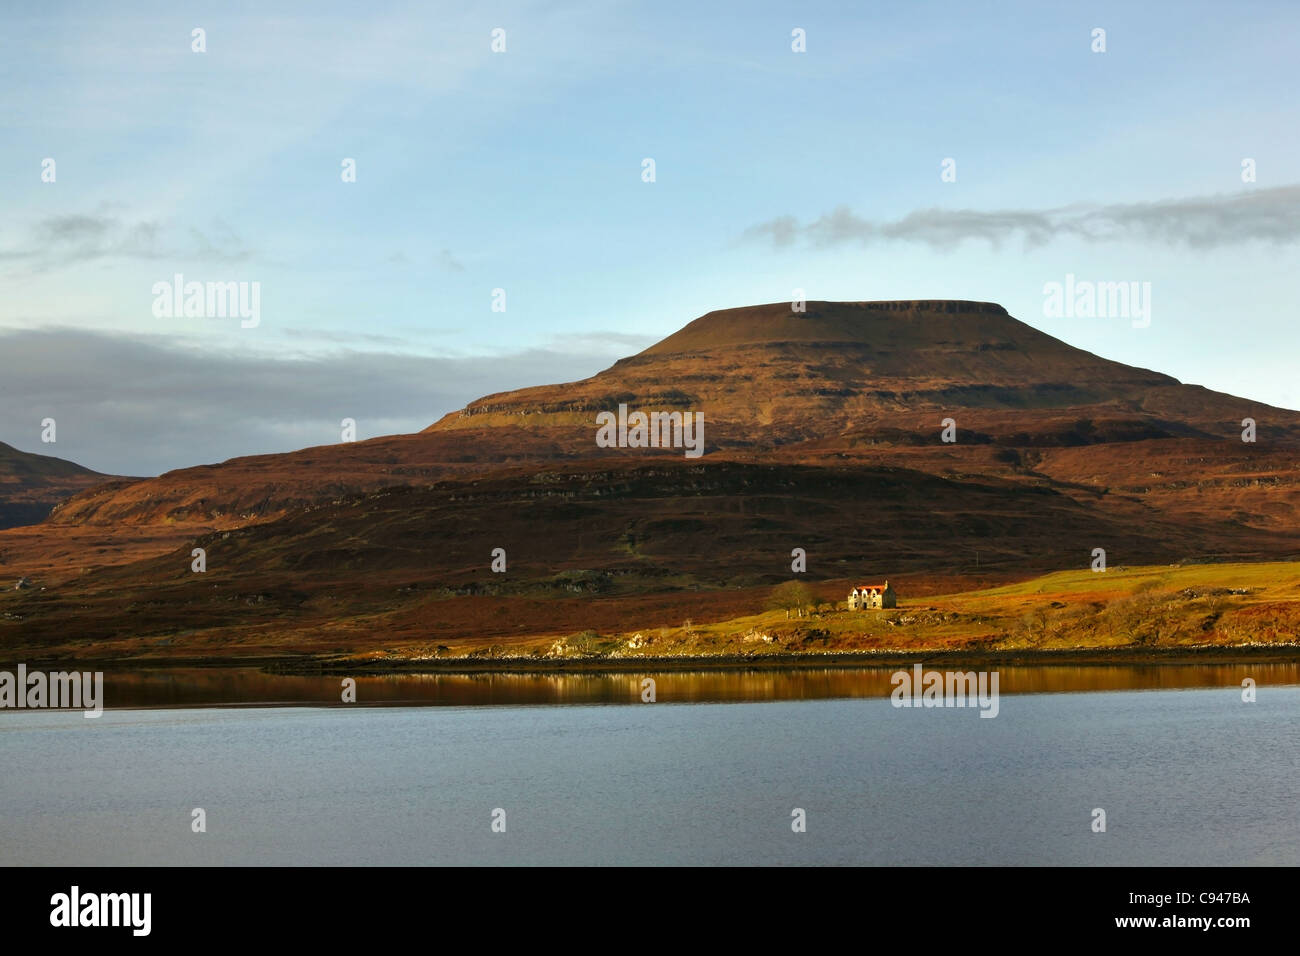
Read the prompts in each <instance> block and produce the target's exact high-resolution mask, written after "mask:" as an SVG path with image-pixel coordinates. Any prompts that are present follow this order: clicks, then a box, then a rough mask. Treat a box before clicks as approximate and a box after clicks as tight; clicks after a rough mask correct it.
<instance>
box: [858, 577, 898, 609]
mask: <svg viewBox="0 0 1300 956" xmlns="http://www.w3.org/2000/svg"><path fill="white" fill-rule="evenodd" d="M885 607H898V600H897V598H895V596H894V589H893V588H891V587H890V586H889V580H888V579H886V580H885V583H884V584H859V585H857V586H855V587H854V588H853V590H852V591H850V592H849V610H850V611H871V610H877V609H879V608H885Z"/></svg>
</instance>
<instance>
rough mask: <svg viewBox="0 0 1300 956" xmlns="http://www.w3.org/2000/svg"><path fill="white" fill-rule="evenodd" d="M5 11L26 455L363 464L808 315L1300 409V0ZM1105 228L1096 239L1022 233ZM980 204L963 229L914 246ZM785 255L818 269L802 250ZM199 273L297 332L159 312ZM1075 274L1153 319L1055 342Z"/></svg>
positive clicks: (3, 219) (3, 174)
mask: <svg viewBox="0 0 1300 956" xmlns="http://www.w3.org/2000/svg"><path fill="white" fill-rule="evenodd" d="M5 19H6V21H7V22H6V24H5V30H4V31H3V35H2V36H0V82H2V83H3V87H2V88H3V90H4V92H3V93H0V98H2V101H3V104H4V110H3V115H2V117H0V145H2V146H3V148H2V149H0V179H2V180H3V182H4V183H5V189H4V190H3V192H2V193H0V213H2V214H0V282H2V283H3V290H4V293H3V297H2V298H3V306H0V400H2V401H3V404H4V411H3V413H2V414H0V441H6V442H8V443H10V444H14V445H16V446H18V447H20V448H23V449H25V450H30V451H38V452H42V453H47V454H49V453H53V454H57V455H59V456H60V457H66V458H72V459H73V460H77V461H80V462H82V463H84V464H87V465H89V466H90V467H95V468H99V469H101V470H108V471H114V472H118V473H133V474H146V473H153V472H156V471H160V470H163V469H165V468H170V467H179V466H182V465H188V464H197V463H200V462H203V461H211V460H219V459H221V458H225V457H229V456H232V455H236V454H244V453H251V452H263V451H276V450H287V449H289V448H294V447H301V446H303V445H309V444H319V443H324V442H329V441H335V440H337V432H338V427H337V420H338V419H339V418H340V417H342V416H343V415H349V414H350V415H352V416H353V417H355V418H357V420H358V423H359V431H360V433H361V437H371V436H373V435H376V434H384V433H390V432H395V431H409V430H414V429H417V428H420V427H423V426H424V425H427V424H428V423H429V422H432V421H434V420H435V419H436V418H438V417H439V416H440V415H441V414H443V413H444V412H446V411H449V410H452V409H454V408H456V407H459V406H460V405H463V404H464V403H465V402H466V401H468V400H470V399H472V398H475V397H477V396H478V395H481V394H484V393H487V392H492V391H499V390H504V389H509V388H515V387H520V386H524V385H531V384H540V383H543V382H548V381H555V380H566V379H572V378H576V377H582V376H585V375H588V374H591V373H594V372H596V371H598V370H599V369H601V368H604V367H606V366H607V365H609V364H610V362H611V361H612V360H613V359H615V358H617V357H619V356H621V355H625V354H629V353H632V352H635V351H638V350H639V349H640V348H642V347H644V346H645V345H648V344H650V343H651V342H653V341H655V340H657V339H659V338H661V337H663V336H665V335H667V334H669V333H671V332H673V331H674V330H676V329H677V328H679V327H680V326H682V325H683V324H685V323H686V322H687V321H689V320H690V319H692V318H694V317H696V316H698V315H700V314H702V313H704V312H707V311H709V310H711V309H716V308H727V307H732V306H739V305H746V304H753V303H759V302H771V301H780V300H788V299H789V298H790V296H791V293H792V290H793V289H795V288H801V289H804V290H805V291H806V293H807V296H808V297H809V298H811V299H846V300H861V299H891V298H964V299H980V300H990V301H996V302H1000V303H1002V304H1003V305H1005V306H1006V307H1007V308H1008V309H1009V310H1010V311H1011V313H1012V314H1013V315H1015V316H1017V317H1018V318H1020V319H1022V320H1024V321H1027V322H1029V323H1031V324H1033V325H1036V326H1037V327H1039V328H1042V329H1044V330H1045V331H1047V332H1050V333H1051V334H1053V335H1056V336H1058V337H1059V338H1062V339H1064V340H1065V341H1067V342H1070V343H1072V344H1074V345H1078V346H1080V347H1083V348H1086V349H1089V350H1091V351H1094V352H1097V353H1099V354H1101V355H1104V356H1106V357H1109V358H1114V359H1118V360H1120V361H1124V362H1128V363H1131V364H1135V365H1140V366H1144V367H1148V368H1153V369H1157V370H1159V371H1162V372H1166V373H1169V374H1171V375H1174V376H1176V377H1177V378H1179V379H1181V380H1183V381H1187V382H1194V383H1197V384H1203V385H1206V386H1208V387H1211V388H1216V389H1220V390H1224V391H1229V392H1233V393H1236V394H1242V395H1247V396H1249V397H1252V398H1257V399H1260V400H1263V401H1267V402H1271V403H1273V404H1277V405H1283V406H1288V407H1297V406H1300V386H1297V385H1296V384H1295V383H1296V366H1297V358H1298V356H1297V349H1296V345H1295V343H1296V341H1297V336H1296V334H1295V331H1294V329H1295V322H1296V317H1297V316H1296V309H1295V306H1294V301H1295V296H1294V289H1293V285H1294V279H1293V277H1294V276H1295V275H1297V274H1300V269H1297V266H1300V257H1298V256H1297V238H1300V216H1297V215H1296V213H1300V187H1297V184H1300V151H1298V150H1297V145H1298V144H1297V138H1298V135H1300V134H1297V128H1298V124H1297V122H1296V120H1297V110H1296V106H1295V98H1294V89H1295V83H1294V79H1295V67H1294V61H1295V52H1296V51H1295V36H1296V28H1297V26H1300V9H1297V8H1296V7H1294V5H1288V4H1266V3H1244V4H1226V3H1225V4H1195V3H1192V4H1188V3H1167V4H1166V3H1152V4H1142V5H1134V4H1131V3H1116V4H1106V3H1101V4H1095V3H1090V4H1086V5H1084V4H1070V5H1064V4H1062V5H1054V4H1052V5H1049V4H1036V3H1025V4H1016V3H1004V4H939V3H933V4H927V3H909V4H816V3H813V4H808V3H799V4H771V3H768V4H763V3H760V4H754V3H745V4H740V3H727V4H722V5H717V6H715V7H713V8H711V9H708V10H701V9H699V5H697V4H692V3H662V2H655V3H629V4H611V3H589V4H587V3H567V4H557V3H538V4H508V3H487V4H473V5H444V6H440V5H437V4H427V3H419V4H384V3H371V4H365V5H358V4H352V3H341V4H335V3H313V4H310V5H304V4H275V3H256V4H238V3H227V2H223V3H205V4H183V3H157V4H152V3H124V4H121V5H118V6H117V7H115V8H114V9H113V12H112V14H111V15H110V14H109V12H108V10H107V8H105V7H104V6H103V5H102V4H61V3H49V4H43V5H41V6H40V7H39V8H36V7H31V8H25V9H21V10H7V11H6V13H5ZM195 27H202V28H203V29H204V30H205V31H206V42H207V52H205V53H195V52H192V50H191V31H192V30H193V29H194V28H195ZM498 27H499V28H503V29H504V30H505V31H506V52H504V53H493V52H492V50H491V49H490V42H491V31H492V30H493V29H494V28H498ZM796 27H798V28H802V29H803V30H805V31H806V35H807V52H805V53H794V52H792V50H791V31H792V30H793V29H794V28H796ZM1096 27H1101V28H1104V29H1105V30H1106V47H1107V48H1106V52H1105V53H1094V52H1092V50H1091V44H1092V38H1091V33H1092V30H1093V29H1094V28H1096ZM46 157H51V158H53V159H55V161H56V163H57V179H56V181H55V182H54V183H46V182H42V181H41V161H42V159H44V158H46ZM345 157H350V158H354V159H355V160H356V163H357V181H356V182H355V183H344V182H342V180H341V177H340V170H341V166H340V164H341V161H342V160H343V159H344V158H345ZM646 157H650V158H653V159H654V160H655V164H656V181H655V182H653V183H646V182H643V181H642V177H641V170H642V160H643V159H644V158H646ZM949 157H951V158H953V159H955V161H956V170H957V178H956V181H955V182H942V181H941V179H940V164H941V162H942V161H943V160H944V159H945V158H949ZM1247 157H1249V158H1252V159H1254V160H1255V162H1256V169H1257V181H1256V182H1254V183H1243V182H1242V178H1241V163H1242V160H1243V159H1244V158H1247ZM1252 200H1253V201H1252ZM1076 209H1077V210H1082V212H1076V211H1075V210H1076ZM1093 209H1101V210H1103V213H1102V214H1100V220H1099V221H1100V225H1099V226H1098V227H1097V228H1096V229H1095V230H1092V231H1090V232H1087V233H1086V234H1082V233H1081V232H1080V230H1079V229H1077V228H1068V227H1067V228H1054V229H1052V230H1050V231H1049V232H1048V233H1047V234H1035V235H1029V234H1028V233H1026V231H1025V230H1024V229H1022V228H1019V227H1017V226H1016V225H1015V223H1022V222H1025V221H1039V220H1041V219H1042V218H1043V217H1044V216H1046V217H1047V218H1048V219H1050V220H1052V221H1057V220H1060V219H1062V218H1064V219H1065V220H1067V221H1074V219H1075V218H1076V217H1077V216H1080V215H1082V216H1087V215H1088V210H1093ZM836 210H844V211H846V213H847V214H850V215H851V216H852V217H853V218H854V221H857V222H868V223H872V224H875V228H874V229H872V230H869V232H870V237H869V238H868V240H867V241H862V239H861V234H851V235H836V234H834V233H833V232H828V231H827V230H826V229H825V228H820V229H819V228H817V227H814V228H812V229H807V228H805V227H807V226H808V225H809V224H813V223H816V222H818V221H819V220H822V219H823V217H827V216H831V215H832V214H834V213H835V211H836ZM963 210H969V211H972V212H973V213H975V214H976V215H975V218H974V222H973V224H969V223H968V224H967V226H963V227H961V228H957V229H956V231H953V230H952V229H948V230H946V231H945V230H944V229H937V230H936V229H930V230H926V229H924V228H915V229H911V228H894V229H890V228H887V227H888V224H890V223H899V222H900V221H902V222H909V221H911V222H915V221H916V220H915V217H917V216H920V217H921V218H922V219H926V218H927V217H928V218H929V219H934V218H936V217H937V218H938V219H939V220H940V221H944V217H945V216H949V215H951V214H952V213H954V212H958V211H963ZM932 211H933V212H932ZM995 213H996V214H1004V215H1000V216H993V215H992V214H995ZM909 216H911V217H914V218H913V219H912V220H908V218H907V217H909ZM774 222H777V223H786V224H787V225H788V226H789V227H790V228H791V230H792V231H791V232H790V233H789V234H790V235H791V236H792V237H793V240H792V241H789V242H786V243H784V244H781V243H774V242H773V241H772V238H771V236H772V233H771V231H770V230H769V231H764V228H763V224H765V223H766V224H771V223H774ZM1008 223H1010V225H1008ZM1027 236H1028V239H1027ZM175 273H182V274H184V275H185V277H186V278H187V279H197V280H201V281H208V280H211V281H226V280H233V281H257V282H260V283H261V295H262V321H261V324H260V325H259V326H258V327H257V328H255V329H241V328H240V326H239V322H238V321H237V320H234V321H231V320H225V319H184V318H172V319H159V318H157V317H155V316H154V315H153V313H152V310H151V303H152V294H151V289H152V286H153V284H154V283H155V282H157V281H159V280H167V279H170V278H171V277H172V275H174V274H175ZM1067 273H1073V274H1074V275H1075V276H1076V277H1078V278H1079V279H1086V280H1094V281H1140V282H1150V283H1151V288H1152V303H1151V305H1152V314H1151V324H1150V327H1148V328H1133V327H1132V325H1131V323H1130V322H1129V321H1128V320H1126V319H1122V318H1092V319H1082V318H1073V319H1049V318H1046V317H1045V316H1044V310H1043V301H1044V295H1043V286H1044V283H1046V282H1051V281H1062V280H1063V279H1064V277H1065V275H1066V274H1067ZM495 288H504V289H505V290H506V301H507V310H506V311H505V312H504V313H501V312H493V311H492V310H491V302H492V298H491V297H492V290H493V289H495ZM74 354H75V357H74ZM418 359H427V360H428V362H427V364H425V365H423V366H422V365H421V363H420V362H418V361H413V360H418ZM111 363H116V365H117V371H116V372H115V370H114V369H113V368H112V367H106V366H109V365H110V364H111ZM241 363H242V364H241ZM125 367H129V368H130V369H131V374H130V381H126V380H124V377H123V374H122V369H123V368H125ZM178 369H183V370H184V376H185V377H184V379H183V381H184V382H187V383H188V387H185V386H184V385H178V383H177V381H176V378H175V376H176V374H177V371H176V370H178ZM205 369H209V370H208V371H205ZM218 369H219V370H220V371H218ZM241 369H243V370H244V371H243V372H241V371H240V370H241ZM421 369H426V370H427V375H425V374H422V372H421ZM151 370H157V371H158V375H157V376H154V375H153V372H152V371H151ZM155 378H156V380H154V381H151V380H153V379H155ZM5 380H7V384H6V381H5ZM345 380H346V383H345ZM295 382H300V383H301V389H300V391H299V392H296V393H294V384H293V383H295ZM331 382H332V383H334V385H333V390H332V391H331V386H330V385H329V383H331ZM164 383H165V384H164ZM312 383H315V384H312ZM178 389H179V393H178ZM290 393H294V394H297V395H298V398H297V399H296V400H295V401H292V402H290V401H288V400H287V399H286V396H287V395H289V394H290ZM290 406H292V407H290ZM316 409H319V412H318V413H317V412H316ZM56 413H57V415H58V416H61V417H60V418H59V421H60V438H59V442H58V444H57V446H48V445H42V444H41V443H40V441H39V420H40V418H41V417H43V416H44V415H46V414H50V415H55V414H56ZM144 421H149V422H152V426H151V430H152V432H153V433H154V434H155V435H156V436H159V440H157V441H155V442H153V443H152V445H151V446H150V447H144V444H143V443H142V442H141V441H140V430H141V425H142V423H143V422H144Z"/></svg>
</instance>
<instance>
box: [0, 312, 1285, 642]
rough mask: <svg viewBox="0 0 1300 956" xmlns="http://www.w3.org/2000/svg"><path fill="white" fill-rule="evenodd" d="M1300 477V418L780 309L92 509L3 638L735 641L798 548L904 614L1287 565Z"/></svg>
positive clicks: (1022, 346) (1052, 351)
mask: <svg viewBox="0 0 1300 956" xmlns="http://www.w3.org/2000/svg"><path fill="white" fill-rule="evenodd" d="M620 405H626V406H627V407H628V409H629V410H633V411H634V410H642V411H647V412H649V411H679V412H682V413H691V412H700V413H703V415H704V421H705V447H706V454H704V456H703V457H701V458H688V457H686V456H685V454H684V452H683V450H682V449H681V448H626V447H624V448H618V447H613V448H610V447H601V446H600V445H598V444H597V442H596V433H597V429H596V417H597V415H598V414H599V413H601V412H611V411H615V410H616V409H617V408H618V407H619V406H620ZM1244 418H1253V419H1255V421H1256V423H1257V430H1258V440H1257V441H1256V442H1254V443H1247V442H1243V441H1242V440H1241V431H1242V424H1241V423H1242V420H1243V419H1244ZM947 419H951V420H952V422H953V423H954V425H953V427H954V428H955V438H956V440H955V441H951V442H949V441H944V440H943V439H944V436H943V434H942V431H943V424H942V423H943V422H944V421H945V420H947ZM1298 451H1300V413H1297V412H1294V411H1288V410H1284V409H1278V408H1272V407H1270V406H1267V405H1263V404H1260V403H1256V402H1251V401H1248V400H1246V399H1241V398H1236V397H1234V396H1231V395H1225V394H1222V393H1217V392H1212V391H1209V390H1207V389H1204V388H1200V387H1198V386H1191V385H1183V384H1180V383H1179V382H1178V381H1176V380H1175V379H1173V378H1170V377H1169V376H1167V375H1163V374H1160V373H1158V372H1153V371H1148V370H1145V369H1139V368H1133V367H1130V366H1126V365H1123V364H1121V363H1117V362H1113V361H1109V360H1107V359H1103V358H1100V357H1098V356H1095V355H1093V354H1091V353H1088V352H1086V351H1083V350H1080V349H1077V348H1073V347H1071V346H1069V345H1067V344H1065V343H1063V342H1060V341H1059V340H1057V339H1055V338H1053V337H1051V336H1049V335H1047V334H1045V333H1043V332H1040V331H1038V330H1036V329H1034V328H1032V327H1030V326H1028V325H1026V324H1024V323H1022V322H1019V321H1017V320H1016V319H1014V318H1012V317H1011V316H1009V315H1008V314H1007V313H1006V311H1005V310H1004V309H1003V308H1002V307H1000V306H998V305H994V304H991V303H978V302H956V301H942V302H935V301H910V302H860V303H832V302H810V303H808V306H807V311H806V312H801V313H796V312H792V311H791V309H790V305H789V303H779V304H775V305H763V306H754V307H750V308H744V309H728V310H723V311H718V312H711V313H709V314H707V315H705V316H702V317H700V318H698V319H696V320H695V321H693V322H691V323H690V324H688V325H687V326H685V327H684V328H683V329H682V330H681V331H679V332H677V333H675V334H674V335H671V336H669V337H668V338H666V339H664V340H663V341H661V342H659V343H657V344H656V345H654V346H652V347H650V348H648V349H646V350H645V351H643V352H641V353H639V354H638V355H634V356H631V357H629V358H625V359H622V360H620V361H618V362H616V363H615V364H614V365H613V366H611V367H610V368H608V369H606V370H605V371H603V372H600V373H598V374H597V375H594V376H592V377H591V378H588V379H584V380H583V381H580V382H572V383H566V384H562V385H552V386H541V387H535V388H526V389H520V390H517V391H512V392H504V393H499V394H496V395H489V396H486V397H484V398H481V399H478V400H477V401H474V402H471V403H470V404H469V405H468V406H466V407H465V408H464V409H462V410H460V411H459V412H455V413H452V414H450V415H446V416H444V417H443V418H442V419H440V420H439V421H437V422H435V423H434V424H432V425H430V426H429V427H428V428H427V429H425V430H424V431H423V432H420V433H418V434H414V435H402V436H390V437H387V438H380V439H374V440H371V441H367V442H359V443H350V444H340V445H335V446H322V447H318V448H309V449H304V450H302V451H298V452H293V453H290V454H284V455H264V456H257V457H250V458H238V459H233V460H231V461H228V462H225V463H223V464H220V465H211V466H204V467H201V468H189V469H183V470H180V471H175V472H170V473H168V474H166V475H163V476H160V477H159V478H155V479H147V480H143V481H128V482H114V483H109V484H105V485H101V486H99V487H97V488H94V489H91V490H89V491H86V492H83V493H82V494H80V495H77V496H76V497H74V498H72V499H70V500H68V501H67V502H65V503H63V504H62V505H60V506H59V507H57V508H56V509H55V510H54V512H53V514H52V515H51V517H50V518H49V519H48V521H47V522H46V523H45V524H44V525H42V526H40V528H38V529H18V531H21V532H23V533H22V534H17V533H15V532H5V533H3V534H0V557H4V559H5V560H6V561H7V564H8V566H9V567H11V568H21V567H28V568H30V569H32V570H34V571H38V572H39V573H40V574H41V575H43V581H44V582H46V583H47V585H48V586H47V588H46V590H45V591H44V592H41V593H40V594H39V595H38V596H36V595H31V594H30V593H26V592H25V596H22V597H18V598H13V597H11V598H9V599H8V600H9V602H10V604H9V605H8V607H9V608H10V609H9V610H8V611H7V613H8V614H12V615H17V618H16V619H14V618H11V619H10V620H17V621H20V622H21V624H20V625H17V624H15V625H12V626H11V628H10V629H11V630H12V629H13V627H17V626H21V633H22V638H23V640H24V641H25V642H27V644H28V646H30V647H33V648H37V649H44V650H45V651H46V652H49V653H53V652H54V649H55V648H61V649H63V651H62V652H64V653H68V654H71V653H74V652H75V653H79V654H83V655H84V654H89V653H92V652H93V653H97V654H100V655H104V656H122V655H139V654H146V655H158V656H173V657H175V656H181V657H205V656H210V655H213V654H229V653H231V652H232V648H238V649H239V651H240V652H241V653H245V654H249V655H264V654H283V653H287V652H294V653H299V652H330V653H333V652H353V651H356V650H358V649H365V648H369V647H373V646H374V644H375V642H376V641H377V640H378V641H380V642H381V643H383V644H384V646H390V645H391V646H395V647H415V646H418V647H424V648H426V649H427V648H428V647H431V646H436V645H437V644H438V643H445V644H447V645H448V646H454V645H456V644H457V643H458V642H463V641H466V640H471V639H472V640H484V639H493V640H500V641H502V642H507V643H508V642H510V641H512V640H516V639H523V638H526V637H529V636H532V635H538V634H564V633H572V632H574V631H579V630H583V629H591V628H594V629H597V630H599V629H603V628H615V627H619V626H629V625H631V624H635V625H636V626H643V625H644V626H647V627H650V626H661V625H666V624H667V623H672V624H675V625H680V624H681V621H682V619H683V618H684V617H688V616H690V617H694V618H695V619H696V620H709V619H717V618H720V617H722V616H729V615H734V614H737V613H745V612H746V611H747V609H748V610H752V609H753V608H754V607H755V604H756V603H758V602H761V600H762V597H761V594H762V590H763V589H765V588H767V587H768V586H770V585H771V584H772V583H775V582H777V581H780V580H784V579H788V578H789V577H790V561H791V552H792V550H793V549H795V548H803V549H804V550H805V551H806V552H807V555H808V578H809V579H810V580H813V581H823V582H834V581H837V580H840V579H843V580H851V579H853V578H855V577H858V576H860V575H863V574H871V575H874V576H876V577H880V576H889V577H891V578H893V579H896V580H902V581H906V582H909V584H910V585H911V586H912V587H913V588H916V587H921V586H922V585H920V584H918V583H916V582H919V581H922V580H923V579H925V580H929V579H930V578H934V576H936V575H937V576H939V577H940V578H943V577H945V576H946V579H947V580H949V581H951V580H953V579H955V578H956V577H958V576H962V575H966V576H970V575H972V574H974V575H984V576H986V577H988V576H993V577H995V578H999V579H1006V578H1008V577H1024V576H1027V575H1029V574H1032V573H1037V572H1040V571H1045V570H1056V569H1062V568H1073V567H1087V566H1088V562H1089V561H1090V560H1091V557H1092V553H1093V549H1095V548H1098V547H1100V548H1104V549H1105V550H1106V551H1107V554H1108V556H1109V560H1110V562H1111V563H1113V564H1119V563H1157V562H1158V563H1172V562H1179V561H1214V560H1226V559H1234V560H1259V559H1264V558H1276V557H1289V556H1294V555H1295V554H1296V552H1297V550H1300V542H1298V541H1297V538H1296V534H1295V530H1296V528H1297V526H1298V525H1300V521H1298V518H1300V467H1298V464H1297V463H1298V461H1300V455H1298V454H1297V452H1298ZM74 545H75V546H74ZM196 547H198V548H203V549H204V551H205V553H206V558H207V570H206V571H205V572H204V573H202V574H197V573H194V572H193V571H192V570H191V568H190V561H191V558H190V555H191V552H192V550H193V549H194V548H196ZM497 548H501V549H504V551H505V552H506V554H507V556H508V570H507V571H506V573H504V574H497V573H493V572H492V571H491V570H490V569H489V561H490V559H491V555H492V553H493V551H494V549H497ZM88 555H94V557H88ZM927 576H929V578H927ZM828 586H829V584H828ZM924 586H925V587H936V588H942V587H943V586H944V584H943V583H942V582H940V583H933V582H932V583H931V584H929V585H924ZM913 593H915V591H913ZM931 593H933V592H931ZM2 599H3V598H2V597H0V600H2ZM15 602H17V603H15ZM5 607H6V605H0V610H4V609H5ZM3 621H4V618H3V617H0V639H3V638H4V637H5V625H4V623H3ZM377 635H382V636H380V637H377ZM91 649H93V651H92V650H91Z"/></svg>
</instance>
